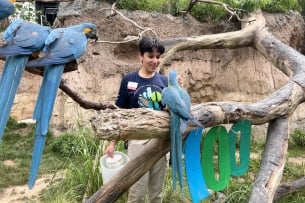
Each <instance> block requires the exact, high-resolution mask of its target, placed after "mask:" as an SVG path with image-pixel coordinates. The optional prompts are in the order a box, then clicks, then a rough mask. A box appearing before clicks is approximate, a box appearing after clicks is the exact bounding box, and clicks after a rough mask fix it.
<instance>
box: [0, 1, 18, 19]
mask: <svg viewBox="0 0 305 203" xmlns="http://www.w3.org/2000/svg"><path fill="white" fill-rule="evenodd" d="M14 12H15V6H14V5H13V4H12V1H9V0H0V20H3V19H4V18H7V17H9V16H10V15H12V14H13V13H14Z"/></svg>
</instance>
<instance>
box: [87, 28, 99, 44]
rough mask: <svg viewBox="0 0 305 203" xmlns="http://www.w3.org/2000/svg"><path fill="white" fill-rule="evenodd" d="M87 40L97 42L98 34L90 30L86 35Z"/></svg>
mask: <svg viewBox="0 0 305 203" xmlns="http://www.w3.org/2000/svg"><path fill="white" fill-rule="evenodd" d="M86 36H87V38H90V39H95V42H96V41H97V40H98V32H97V30H91V31H90V32H88V33H86Z"/></svg>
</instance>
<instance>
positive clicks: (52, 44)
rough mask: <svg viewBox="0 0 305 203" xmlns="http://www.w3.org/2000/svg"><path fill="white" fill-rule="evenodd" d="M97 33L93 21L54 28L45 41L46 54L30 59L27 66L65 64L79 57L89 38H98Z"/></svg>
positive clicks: (84, 49) (83, 51)
mask: <svg viewBox="0 0 305 203" xmlns="http://www.w3.org/2000/svg"><path fill="white" fill-rule="evenodd" d="M87 26H88V27H87ZM95 33H96V26H95V25H94V24H91V23H83V24H80V25H76V26H71V27H67V28H59V29H55V30H52V32H51V33H50V35H49V36H48V38H47V39H46V41H45V48H44V56H42V57H40V58H38V59H35V60H33V61H30V62H29V63H28V64H27V66H28V67H37V66H45V65H51V64H65V63H68V62H70V61H72V60H74V59H78V58H80V57H81V56H82V55H83V54H84V53H85V51H86V48H87V38H88V37H89V38H93V39H97V36H96V34H95Z"/></svg>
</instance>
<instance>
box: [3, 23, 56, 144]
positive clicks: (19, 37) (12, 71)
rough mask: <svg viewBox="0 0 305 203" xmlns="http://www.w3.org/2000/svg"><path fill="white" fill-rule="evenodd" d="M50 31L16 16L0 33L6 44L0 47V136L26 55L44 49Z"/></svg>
mask: <svg viewBox="0 0 305 203" xmlns="http://www.w3.org/2000/svg"><path fill="white" fill-rule="evenodd" d="M50 31H51V28H50V27H46V26H41V25H39V24H35V23H31V22H27V21H24V20H22V19H17V20H15V21H13V22H12V23H11V24H10V25H9V26H8V27H7V29H6V30H5V31H4V32H3V33H2V37H3V38H4V40H5V44H4V45H3V46H2V47H0V56H5V57H6V60H5V64H4V68H3V72H2V75H1V78H0V112H1V113H0V139H1V138H2V136H3V132H4V129H5V126H6V123H7V120H8V118H9V114H10V111H11V108H12V104H13V101H14V98H15V94H16V91H17V89H18V86H19V83H20V80H21V77H22V74H23V72H24V68H25V65H26V63H27V62H28V59H29V56H30V55H32V54H33V53H35V52H38V51H41V50H42V49H43V47H44V41H45V39H46V37H47V36H48V34H49V33H50Z"/></svg>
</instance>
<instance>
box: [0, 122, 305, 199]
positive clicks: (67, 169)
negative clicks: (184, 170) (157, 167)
mask: <svg viewBox="0 0 305 203" xmlns="http://www.w3.org/2000/svg"><path fill="white" fill-rule="evenodd" d="M296 132H297V133H296ZM33 133H34V126H33V125H30V124H24V123H17V122H16V121H15V120H14V119H10V120H9V122H8V125H7V128H6V131H5V134H4V137H3V141H2V142H1V144H0V176H1V178H2V179H1V180H2V181H1V183H0V191H1V190H4V189H5V188H7V187H9V186H16V185H24V184H26V183H27V178H28V174H29V168H30V164H31V159H32V149H33V148H32V147H33V142H34V139H33V137H34V136H33ZM296 134H297V135H298V136H299V135H300V134H302V135H305V132H304V131H302V130H300V129H297V130H296V131H295V132H294V133H293V134H292V135H291V137H290V139H291V140H292V139H296V138H294V137H295V136H296ZM263 142H264V140H260V141H252V143H251V152H255V153H256V154H258V156H256V158H252V159H251V162H250V169H249V171H248V172H247V173H246V174H245V175H243V176H241V177H238V178H233V177H232V178H231V180H230V184H229V186H228V187H227V188H226V189H225V190H224V191H222V192H218V193H214V194H212V195H211V196H210V197H209V198H208V199H207V200H204V201H203V202H204V203H208V202H212V201H215V200H216V199H219V198H224V199H225V202H232V203H233V202H239V203H243V202H247V200H248V199H249V196H250V189H251V187H252V185H253V182H254V179H255V175H256V174H257V172H258V170H259V166H260V157H261V156H260V155H259V153H262V151H263V145H264V143H263ZM289 143H291V142H289ZM296 143H299V142H296ZM107 144H108V142H107V141H98V140H96V139H94V137H93V135H92V132H91V131H90V130H89V129H84V128H82V127H81V126H79V129H78V130H77V131H74V132H69V133H64V134H62V135H60V136H56V137H55V136H54V135H53V134H52V133H49V134H48V139H47V144H46V148H45V151H44V155H43V159H42V163H41V167H40V173H39V177H41V175H43V174H54V176H55V175H57V174H58V173H62V174H63V175H62V176H61V179H59V180H56V181H55V180H49V181H50V184H51V186H50V187H48V188H47V189H45V190H44V191H43V192H42V194H41V195H40V201H41V202H51V203H52V202H81V201H82V199H83V198H84V196H85V197H90V196H91V195H92V194H93V193H94V192H95V191H97V190H98V189H99V188H100V186H102V184H103V183H102V178H101V173H100V170H99V158H100V157H101V156H102V154H103V150H104V148H105V146H107ZM295 146H298V147H293V148H291V149H290V150H289V156H290V157H291V156H292V157H296V156H300V155H302V154H304V148H303V145H302V146H299V145H298V144H296V145H295ZM116 147H117V150H119V151H123V152H126V151H125V149H124V147H123V142H119V144H118V145H117V146H116ZM8 160H10V161H12V162H13V165H7V164H5V162H7V161H8ZM304 170H305V166H304V164H300V163H294V162H290V161H289V160H288V164H287V165H286V167H285V169H284V175H283V181H285V182H286V181H287V182H289V181H292V180H295V179H298V178H301V177H302V176H304ZM39 177H38V178H39ZM185 186H186V188H185V191H184V193H185V197H184V198H183V197H182V196H181V193H180V191H179V189H178V190H177V191H173V189H172V178H171V171H170V168H169V169H168V170H167V173H166V178H165V183H164V188H163V191H164V195H163V202H164V203H170V202H177V203H183V202H189V201H190V200H191V198H190V195H189V193H188V188H187V182H185ZM34 187H35V186H34ZM126 198H127V193H125V194H124V195H123V196H122V197H121V198H120V199H119V200H118V201H117V203H124V202H126ZM304 200H305V192H304V191H299V192H295V193H293V194H292V195H289V196H287V197H284V198H282V199H281V200H280V201H278V202H279V203H284V202H296V203H301V202H304Z"/></svg>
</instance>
